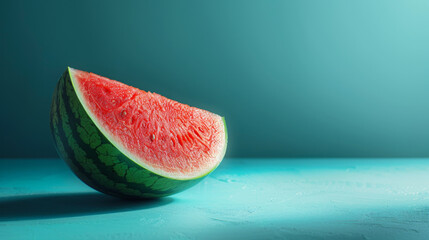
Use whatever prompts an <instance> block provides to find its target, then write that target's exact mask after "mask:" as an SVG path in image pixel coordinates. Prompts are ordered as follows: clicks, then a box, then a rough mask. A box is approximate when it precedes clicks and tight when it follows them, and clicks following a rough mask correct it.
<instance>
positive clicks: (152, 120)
mask: <svg viewBox="0 0 429 240" xmlns="http://www.w3.org/2000/svg"><path fill="white" fill-rule="evenodd" d="M66 72H67V73H69V74H70V75H71V78H72V82H73V86H74V89H75V90H76V93H77V96H78V97H79V100H80V101H81V103H83V104H82V105H83V106H84V107H85V110H86V111H87V113H88V115H89V116H90V117H91V119H92V120H93V121H94V123H95V125H96V126H97V127H99V129H100V130H101V132H103V133H104V134H105V136H106V137H107V138H108V139H109V140H112V141H115V146H116V147H118V148H119V149H121V152H123V153H124V154H125V155H126V156H130V157H132V158H133V159H137V160H138V159H140V163H142V164H145V165H143V166H145V167H149V168H148V169H149V170H151V171H155V172H157V173H160V174H161V175H164V176H165V175H166V176H170V177H175V178H176V177H180V178H181V179H191V178H195V177H198V176H201V175H206V174H207V173H208V172H210V171H211V170H212V169H213V168H215V167H216V166H217V165H218V164H219V162H220V161H221V160H222V158H223V155H224V153H225V148H226V136H225V125H224V121H223V119H222V117H221V116H219V115H217V114H214V113H211V112H208V111H205V110H203V109H198V108H195V107H191V106H189V105H186V104H182V103H179V102H177V101H174V100H171V99H168V98H166V97H163V96H161V95H159V94H156V93H151V92H145V91H141V90H139V89H136V88H134V87H131V86H128V85H126V84H124V83H121V82H117V81H112V80H110V79H108V78H106V77H102V76H99V75H97V74H94V73H88V72H85V71H80V70H77V69H71V68H69V70H68V71H66Z"/></svg>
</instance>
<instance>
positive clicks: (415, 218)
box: [0, 159, 429, 240]
mask: <svg viewBox="0 0 429 240" xmlns="http://www.w3.org/2000/svg"><path fill="white" fill-rule="evenodd" d="M0 183H1V185H0V239H1V240H13V239H102V240H109V239H407V240H413V239H429V160H428V159H225V160H224V161H223V163H222V164H221V166H220V167H219V168H218V169H217V170H216V171H215V172H213V173H212V174H211V175H209V176H208V177H207V178H206V179H204V180H203V181H202V182H201V183H199V184H198V185H196V186H195V187H193V188H191V189H189V190H187V191H184V192H182V193H179V194H176V195H173V196H171V197H167V198H163V199H158V200H151V201H125V200H119V199H116V198H113V197H109V196H107V195H104V194H101V193H98V192H96V191H94V190H92V189H91V188H89V187H87V186H86V185H85V184H84V183H82V182H81V181H80V180H79V179H78V178H77V177H75V176H74V175H73V173H72V172H71V171H70V170H69V168H68V167H67V166H66V165H65V163H64V162H63V161H62V160H60V159H0Z"/></svg>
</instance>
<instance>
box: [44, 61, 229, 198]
mask: <svg viewBox="0 0 429 240" xmlns="http://www.w3.org/2000/svg"><path fill="white" fill-rule="evenodd" d="M223 121H225V120H224V119H223ZM224 125H225V141H227V132H226V131H227V129H226V124H224ZM50 127H51V133H52V136H53V140H54V144H55V147H56V150H57V152H58V154H59V155H60V156H61V158H63V159H64V160H65V162H66V163H67V164H68V165H69V166H70V168H71V170H72V171H73V172H74V173H75V175H76V176H77V177H79V178H80V179H81V180H82V181H83V182H85V183H86V184H87V185H89V186H90V187H92V188H94V189H96V190H98V191H100V192H103V193H106V194H109V195H112V196H116V197H121V198H130V199H134V198H153V197H164V196H168V195H172V194H175V193H178V192H180V191H183V190H185V189H187V188H189V187H191V186H193V185H195V184H196V183H198V182H199V181H201V180H202V179H203V178H204V177H205V176H207V175H208V174H209V173H210V172H212V171H213V170H215V169H216V167H217V166H218V165H219V163H220V162H218V164H217V165H216V166H215V167H213V168H212V169H210V171H208V172H207V173H205V174H204V175H200V176H198V178H192V179H186V180H183V179H173V178H168V177H164V176H162V175H159V174H157V173H154V172H152V171H150V170H147V169H146V168H144V167H142V166H141V165H140V164H137V163H136V162H135V161H133V160H131V159H130V158H128V157H127V156H125V155H124V154H123V153H122V152H120V151H119V149H117V148H116V147H115V146H114V145H113V144H112V142H111V141H109V140H108V139H107V138H106V137H105V136H104V135H103V133H102V132H101V131H100V130H99V129H98V127H97V126H96V125H95V124H94V122H93V121H92V119H91V118H90V116H89V115H88V114H87V112H86V110H85V109H84V107H83V105H82V104H81V102H80V100H79V99H78V96H77V94H76V92H75V89H74V87H73V86H72V81H71V77H70V72H69V69H67V71H65V72H64V74H63V75H62V76H61V78H60V80H59V81H58V83H57V86H56V89H55V91H54V94H53V100H52V105H51V113H50ZM82 129H83V130H82ZM86 132H88V133H91V134H92V135H91V136H89V135H88V134H86ZM93 138H94V139H95V140H94V141H93ZM225 151H226V144H225V148H224V152H223V153H222V158H223V155H224V154H225Z"/></svg>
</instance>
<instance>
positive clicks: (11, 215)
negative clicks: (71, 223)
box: [0, 192, 173, 222]
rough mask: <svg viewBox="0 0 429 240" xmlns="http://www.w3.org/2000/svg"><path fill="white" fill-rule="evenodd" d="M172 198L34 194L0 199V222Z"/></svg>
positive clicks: (151, 204) (143, 205)
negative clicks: (143, 198) (126, 198)
mask: <svg viewBox="0 0 429 240" xmlns="http://www.w3.org/2000/svg"><path fill="white" fill-rule="evenodd" d="M172 201H173V198H170V197H166V198H159V199H147V200H138V201H136V200H123V199H118V198H114V197H110V196H108V195H105V194H102V193H98V192H82V193H61V194H37V195H25V196H14V197H2V198H0V222H1V221H16V220H31V219H49V218H61V217H74V216H87V215H95V214H109V213H118V212H126V211H134V210H143V209H149V208H156V207H160V206H163V205H166V204H169V203H171V202H172Z"/></svg>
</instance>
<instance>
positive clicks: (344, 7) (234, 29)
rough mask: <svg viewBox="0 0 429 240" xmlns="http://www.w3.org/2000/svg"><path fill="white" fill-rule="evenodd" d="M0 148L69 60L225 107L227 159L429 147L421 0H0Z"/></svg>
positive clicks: (45, 146) (16, 138)
mask: <svg viewBox="0 0 429 240" xmlns="http://www.w3.org/2000/svg"><path fill="white" fill-rule="evenodd" d="M0 4H1V7H0V20H1V21H0V24H1V37H0V48H1V52H0V54H1V55H0V56H1V64H0V74H1V88H0V109H1V118H0V126H1V141H2V142H1V145H0V146H1V147H0V148H1V151H0V157H56V156H57V155H56V152H55V150H54V147H53V144H52V141H51V135H50V132H49V107H50V102H51V95H52V92H53V89H54V86H55V84H56V82H57V80H58V78H59V77H60V75H61V73H62V72H63V71H64V70H65V69H66V67H67V66H71V67H74V68H78V69H82V70H87V71H92V72H95V73H98V74H101V75H104V76H107V77H110V78H113V79H117V80H120V81H122V82H124V83H127V84H130V85H133V86H136V87H138V88H140V89H144V90H148V91H154V92H157V93H160V94H162V95H165V96H167V97H169V98H172V99H175V100H178V101H180V102H183V103H187V104H189V105H193V106H197V107H200V108H204V109H207V110H210V111H213V112H216V113H218V114H220V115H223V116H225V118H226V121H227V124H228V127H229V128H228V131H229V140H230V144H229V149H228V152H227V156H229V157H427V156H429V1H423V0H422V1H415V0H404V1H395V0H379V1H377V0H360V1H351V0H350V1H347V0H338V1H334V0H313V1H309V0H307V1H306V0H289V1H288V0H283V1H256V0H243V1H234V0H226V1H201V0H195V1H173V0H172V1H2V3H0Z"/></svg>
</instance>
